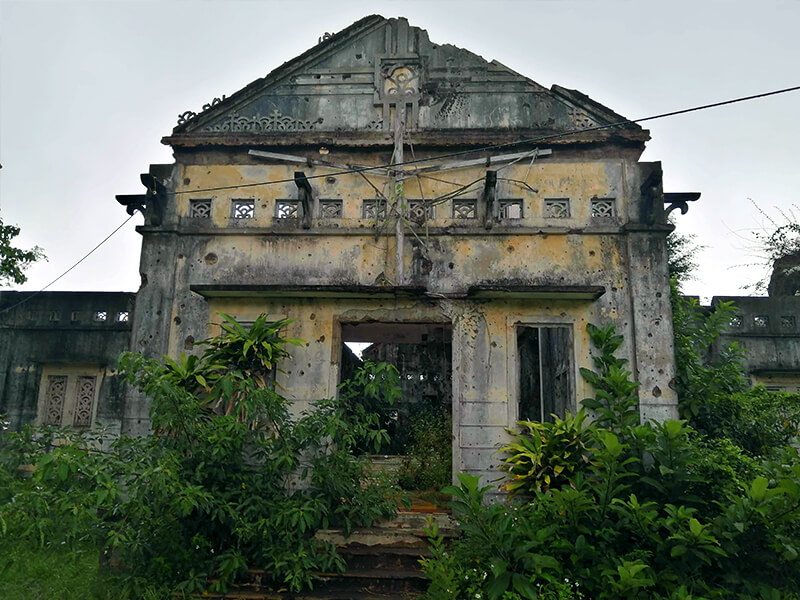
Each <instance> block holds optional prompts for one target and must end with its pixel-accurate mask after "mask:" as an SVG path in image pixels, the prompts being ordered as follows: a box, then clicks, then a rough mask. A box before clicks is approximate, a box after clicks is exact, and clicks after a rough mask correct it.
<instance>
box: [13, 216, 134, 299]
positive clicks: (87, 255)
mask: <svg viewBox="0 0 800 600" xmlns="http://www.w3.org/2000/svg"><path fill="white" fill-rule="evenodd" d="M132 218H133V215H131V216H130V217H128V218H127V219H125V220H124V221H123V222H122V223H121V224H120V225H119V227H117V228H116V229H115V230H114V231H112V232H111V233H109V234H108V235H107V236H106V237H105V238H103V241H101V242H100V243H99V244H97V245H96V246H95V247H94V248H92V249H91V250H89V252H87V253H86V254H84V255H83V257H82V258H81V259H80V260H79V261H78V262H76V263H75V264H74V265H72V266H71V267H70V268H69V269H67V270H66V271H64V272H63V273H62V274H61V275H59V276H58V277H56V278H55V279H53V281H51V282H50V283H48V284H47V285H46V286H44V287H43V288H42V289H40V290H39V291H38V292H34V293H32V294H31V295H30V296H27V297H26V298H24V299H23V300H21V301H19V302H17V303H16V304H14V305H12V306H9V307H8V308H4V309H3V310H0V315H2V314H3V313H6V312H8V311H10V310H12V309H14V308H17V307H18V306H21V305H22V304H25V303H26V302H27V301H28V300H30V299H31V298H35V297H36V296H38V295H39V294H41V293H42V292H44V291H45V290H46V289H47V288H49V287H50V286H51V285H53V284H54V283H55V282H56V281H58V280H59V279H61V278H62V277H64V276H65V275H66V274H67V273H69V272H70V271H72V269H74V268H75V267H77V266H78V265H79V264H81V263H82V262H83V261H85V260H86V259H87V258H89V257H90V256H91V255H92V254H94V252H95V251H96V250H97V249H98V248H99V247H100V246H102V245H103V244H105V243H106V242H107V241H108V240H110V239H111V236H113V235H114V234H115V233H117V232H118V231H119V230H120V229H122V228H123V227H124V226H125V224H126V223H127V222H128V221H130V220H131V219H132Z"/></svg>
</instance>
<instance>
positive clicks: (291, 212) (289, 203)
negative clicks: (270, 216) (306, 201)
mask: <svg viewBox="0 0 800 600" xmlns="http://www.w3.org/2000/svg"><path fill="white" fill-rule="evenodd" d="M299 216H300V201H299V200H278V201H276V202H275V218H276V219H296V218H297V217H299Z"/></svg>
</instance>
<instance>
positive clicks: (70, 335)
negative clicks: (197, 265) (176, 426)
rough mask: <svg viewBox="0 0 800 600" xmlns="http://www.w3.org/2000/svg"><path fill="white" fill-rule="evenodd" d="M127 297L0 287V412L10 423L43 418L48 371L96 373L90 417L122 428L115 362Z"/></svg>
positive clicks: (125, 328)
mask: <svg viewBox="0 0 800 600" xmlns="http://www.w3.org/2000/svg"><path fill="white" fill-rule="evenodd" d="M133 304H134V294H132V293H127V292H44V293H40V294H31V293H24V292H0V311H3V312H2V313H0V414H4V415H5V416H6V417H7V418H8V419H9V421H10V422H11V427H12V428H13V429H15V430H18V429H19V428H21V427H22V425H24V424H28V423H37V422H41V417H42V414H41V408H42V406H41V399H42V393H41V392H42V379H43V377H42V376H43V374H44V373H45V372H46V373H50V374H64V375H74V374H85V375H93V376H96V377H97V378H98V379H97V381H98V385H99V386H100V387H99V390H98V394H97V405H96V407H95V408H94V422H95V423H102V424H104V425H107V426H109V428H110V429H111V430H112V431H117V432H118V431H119V430H120V427H121V421H122V415H123V412H124V400H125V394H126V389H125V386H124V384H123V382H122V381H121V379H120V378H119V376H118V375H117V374H116V370H115V369H116V363H117V358H118V357H119V355H120V353H122V352H124V351H125V350H128V348H129V345H130V337H131V322H130V320H129V319H130V317H131V316H132V314H133ZM98 313H101V314H102V316H103V319H102V320H100V316H101V315H100V314H98Z"/></svg>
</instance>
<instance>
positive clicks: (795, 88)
mask: <svg viewBox="0 0 800 600" xmlns="http://www.w3.org/2000/svg"><path fill="white" fill-rule="evenodd" d="M798 90H800V85H798V86H793V87H788V88H783V89H779V90H773V91H771V92H764V93H761V94H753V95H751V96H742V97H739V98H732V99H729V100H723V101H721V102H714V103H711V104H703V105H700V106H693V107H690V108H684V109H681V110H674V111H670V112H666V113H660V114H657V115H652V116H649V117H642V118H640V119H625V120H622V121H617V122H615V123H609V124H607V125H596V126H594V127H586V128H584V129H574V130H570V131H564V132H561V133H554V134H550V135H546V136H542V137H538V138H528V139H523V140H517V141H514V142H506V143H503V144H494V145H491V146H483V147H480V148H471V149H468V150H461V151H459V152H450V153H448V154H440V155H438V156H432V157H428V158H419V159H417V158H415V159H413V160H410V161H405V162H398V163H389V164H386V165H378V166H374V167H359V168H356V169H348V170H342V171H336V172H334V173H326V174H324V175H309V176H307V177H306V179H318V178H321V177H332V176H336V175H349V174H351V173H358V174H361V175H363V174H364V173H365V172H369V171H377V170H379V169H390V168H393V167H394V168H396V167H401V166H406V165H413V164H420V163H425V162H431V161H434V160H441V159H443V158H453V157H457V156H464V155H467V154H475V153H476V152H486V151H488V150H498V149H500V148H510V147H513V146H519V145H523V144H538V143H540V142H546V141H548V140H553V139H558V138H561V137H567V136H570V135H574V134H576V133H577V134H581V133H587V132H590V131H601V130H604V129H612V128H614V127H621V126H624V125H633V124H637V123H644V122H646V121H654V120H656V119H664V118H666V117H674V116H677V115H683V114H687V113H691V112H697V111H700V110H707V109H709V108H717V107H720V106H727V105H729V104H736V103H739V102H747V101H750V100H757V99H760V98H767V97H769V96H777V95H778V94H785V93H788V92H796V91H798ZM422 176H423V177H426V176H425V175H422ZM478 181H480V180H476V181H473V182H472V183H470V184H467V185H466V186H462V187H460V188H459V189H457V190H453V192H450V193H449V194H444V195H442V196H439V197H438V198H432V199H431V200H430V201H429V202H430V203H431V204H432V203H437V202H439V201H444V200H446V199H449V198H453V197H455V196H458V195H461V194H463V193H464V192H465V190H466V189H468V188H470V187H472V186H473V185H475V183H477V182H478ZM278 183H294V178H292V179H278V180H273V181H262V182H257V183H246V184H240V185H229V186H220V187H214V188H204V189H198V190H181V191H172V192H170V191H168V192H167V193H168V194H172V195H178V194H196V193H200V192H216V191H222V190H234V189H241V188H248V187H257V186H263V185H274V184H278ZM454 195H455V196H454ZM132 218H133V215H131V216H130V217H128V218H127V219H125V221H123V222H122V223H121V224H120V225H119V226H118V227H117V228H116V229H114V231H112V232H111V233H109V234H108V235H107V236H106V237H105V238H103V240H102V241H101V242H100V243H99V244H97V245H96V246H95V247H94V248H92V249H91V250H89V252H87V253H86V254H85V255H84V256H83V257H82V258H81V259H80V260H78V261H77V262H76V263H75V264H73V265H72V266H71V267H70V268H69V269H67V270H66V271H64V272H63V273H62V274H61V275H59V276H58V277H56V278H55V279H54V280H53V281H51V282H50V283H48V284H47V285H46V286H44V287H43V288H42V289H40V290H39V291H37V292H34V293H33V294H31V295H30V296H27V297H26V298H24V299H23V300H21V301H20V302H17V303H16V304H14V305H12V306H9V307H8V308H4V309H2V310H0V314H4V313H6V312H8V311H10V310H13V309H15V308H17V307H18V306H21V305H22V304H24V303H26V302H27V301H28V300H31V299H32V298H35V297H36V296H38V295H39V294H41V293H42V292H44V291H45V290H47V288H49V287H50V286H51V285H53V284H54V283H56V282H57V281H58V280H60V279H61V278H62V277H64V276H66V275H67V274H68V273H69V272H70V271H72V270H73V269H74V268H75V267H77V266H78V265H80V264H81V263H82V262H83V261H84V260H86V259H87V258H89V257H90V256H91V255H92V254H94V252H95V251H97V249H98V248H100V246H102V245H103V244H105V243H106V242H107V241H108V240H109V239H111V237H112V236H113V235H114V234H115V233H117V232H118V231H119V230H120V229H122V228H123V227H124V226H125V225H126V224H127V223H128V221H130V220H131V219H132Z"/></svg>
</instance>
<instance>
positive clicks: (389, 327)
mask: <svg viewBox="0 0 800 600" xmlns="http://www.w3.org/2000/svg"><path fill="white" fill-rule="evenodd" d="M341 327H342V360H341V368H340V380H341V381H345V380H347V379H349V378H351V377H352V376H353V374H354V373H355V372H356V370H357V369H358V368H359V367H360V366H362V365H363V364H364V362H366V361H370V362H373V363H379V362H386V363H389V364H391V365H393V366H394V367H395V368H396V369H397V370H398V372H399V374H400V382H399V383H400V388H401V394H400V398H399V399H398V400H397V401H395V402H394V404H393V405H392V406H391V407H388V409H387V410H388V413H387V414H388V419H387V420H386V423H387V430H388V431H389V435H390V440H389V442H388V443H387V444H385V446H384V447H383V448H382V449H381V453H382V454H384V455H391V456H394V457H397V458H394V459H387V460H394V463H393V467H391V468H393V469H395V472H396V473H397V475H398V483H400V485H401V487H404V488H405V489H408V490H437V491H438V489H440V488H441V487H442V486H444V485H449V484H450V483H451V478H452V475H451V473H452V414H453V409H452V406H453V392H452V341H451V340H452V329H451V326H450V325H449V324H445V323H380V322H367V323H343V324H342V326H341Z"/></svg>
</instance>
